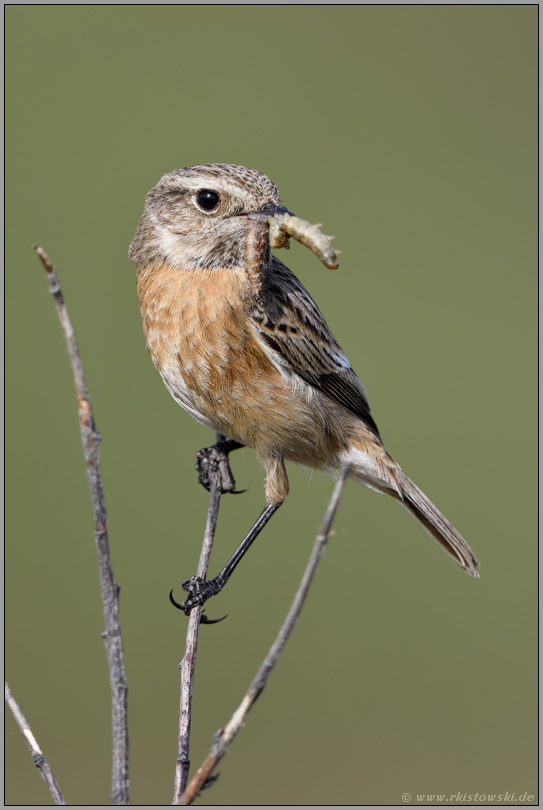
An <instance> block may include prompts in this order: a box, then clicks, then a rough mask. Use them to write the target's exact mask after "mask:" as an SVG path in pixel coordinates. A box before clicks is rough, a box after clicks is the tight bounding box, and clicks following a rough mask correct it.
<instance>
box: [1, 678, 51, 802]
mask: <svg viewBox="0 0 543 810" xmlns="http://www.w3.org/2000/svg"><path fill="white" fill-rule="evenodd" d="M4 693H5V697H6V702H7V704H8V706H9V708H10V709H11V711H12V712H13V716H14V718H15V720H16V721H17V725H18V726H19V728H20V729H21V731H22V732H23V734H24V735H25V737H26V741H27V743H28V746H29V748H30V752H31V754H32V759H33V760H34V765H35V766H36V768H37V769H38V770H39V772H40V773H41V775H42V777H43V780H44V782H45V784H46V785H47V787H48V788H49V790H50V791H51V796H52V797H53V801H54V803H55V804H66V799H65V798H64V796H63V795H62V792H61V790H60V788H59V786H58V784H57V780H56V779H55V777H54V776H53V771H52V770H51V768H50V767H49V763H48V762H47V760H46V759H45V757H44V755H43V752H42V750H41V748H40V746H39V745H38V743H37V740H36V738H35V737H34V735H33V734H32V729H31V728H30V726H29V725H28V722H27V720H26V718H25V716H24V714H23V713H22V711H21V710H20V708H19V706H18V705H17V702H16V700H15V698H14V697H13V695H12V694H11V689H10V688H9V686H8V685H7V683H6V682H5V681H4Z"/></svg>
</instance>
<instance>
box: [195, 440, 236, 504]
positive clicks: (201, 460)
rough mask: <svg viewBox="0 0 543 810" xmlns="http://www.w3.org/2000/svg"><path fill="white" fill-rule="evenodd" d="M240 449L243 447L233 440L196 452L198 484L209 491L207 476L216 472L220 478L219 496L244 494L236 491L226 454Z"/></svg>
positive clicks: (209, 483)
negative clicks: (228, 493) (227, 493)
mask: <svg viewBox="0 0 543 810" xmlns="http://www.w3.org/2000/svg"><path fill="white" fill-rule="evenodd" d="M240 447H243V445H242V444H240V443H239V442H236V441H234V439H223V440H222V441H219V442H217V443H216V444H213V445H212V446H211V447H204V449H203V450H198V452H197V453H196V465H195V466H196V469H197V470H198V483H199V484H201V485H202V486H203V487H205V488H206V489H207V490H208V491H209V488H210V486H211V481H210V477H209V474H210V472H211V471H215V470H218V471H219V474H220V478H221V494H224V493H225V492H231V493H232V494H233V495H239V494H240V493H241V492H245V490H244V489H242V490H237V489H236V482H235V481H234V476H233V475H232V470H231V469H230V464H229V463H228V454H229V453H231V452H232V450H238V449H239V448H240Z"/></svg>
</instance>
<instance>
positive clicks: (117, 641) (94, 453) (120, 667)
mask: <svg viewBox="0 0 543 810" xmlns="http://www.w3.org/2000/svg"><path fill="white" fill-rule="evenodd" d="M34 249H35V251H36V253H37V254H38V256H39V257H40V259H41V261H42V264H43V266H44V267H45V272H46V273H47V278H48V279H49V292H50V293H51V295H52V296H53V298H54V299H55V304H56V308H57V314H58V317H59V319H60V323H61V326H62V331H63V332H64V337H65V339H66V345H67V347H68V354H69V356H70V362H71V364H72V370H73V373H74V378H75V389H76V393H77V402H78V406H79V427H80V430H81V439H82V441H83V450H84V453H85V461H86V462H87V478H88V480H89V487H90V491H91V498H92V506H93V511H94V539H95V542H96V550H97V552H98V563H99V568H100V584H101V588H102V605H103V610H104V623H105V632H104V633H102V638H103V639H104V642H105V646H106V652H107V658H108V664H109V678H110V684H111V710H112V726H113V729H112V730H113V778H112V788H111V801H112V803H113V804H122V805H126V804H129V794H128V724H127V690H128V686H127V683H126V677H125V672H124V662H123V647H122V639H121V626H120V623H119V591H120V586H119V585H118V584H117V583H116V582H115V578H114V576H113V570H112V567H111V557H110V553H109V542H108V531H107V514H106V505H105V500H104V490H103V486H102V475H101V472H100V454H99V446H100V439H101V438H102V437H101V435H100V433H98V431H97V430H96V425H95V422H94V416H93V413H92V408H91V404H90V397H89V392H88V389H87V383H86V380H85V373H84V370H83V363H82V362H81V356H80V354H79V349H78V346H77V341H76V339H75V335H74V331H73V328H72V324H71V322H70V318H69V316H68V310H67V309H66V305H65V303H64V296H63V295H62V290H61V289H60V283H59V280H58V276H57V273H56V270H55V268H54V267H53V265H52V264H51V262H50V260H49V258H48V256H47V254H46V253H45V251H44V250H43V249H42V248H41V247H40V246H39V245H35V246H34Z"/></svg>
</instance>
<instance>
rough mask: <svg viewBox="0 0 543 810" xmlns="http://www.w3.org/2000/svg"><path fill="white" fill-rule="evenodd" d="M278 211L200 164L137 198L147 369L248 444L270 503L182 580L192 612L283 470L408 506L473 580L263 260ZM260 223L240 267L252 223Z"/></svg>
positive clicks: (300, 292) (342, 361) (272, 189)
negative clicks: (315, 473)
mask: <svg viewBox="0 0 543 810" xmlns="http://www.w3.org/2000/svg"><path fill="white" fill-rule="evenodd" d="M277 213H282V214H284V213H287V214H291V213H292V212H290V211H289V209H287V208H285V207H284V206H282V205H281V204H280V198H279V192H278V190H277V187H276V186H275V184H274V183H273V182H272V181H271V180H270V178H269V177H267V176H266V175H264V174H262V173H261V172H258V171H256V170H253V169H249V168H246V167H245V166H240V165H235V164H224V163H208V164H200V165H196V166H188V167H185V168H183V169H178V170H175V171H172V172H169V173H167V174H165V175H164V176H163V177H162V178H161V179H160V180H159V182H158V183H157V185H156V186H155V187H154V188H153V189H151V191H149V192H148V194H147V195H146V197H145V205H144V209H143V213H142V215H141V218H140V220H139V223H138V226H137V229H136V232H135V234H134V237H133V239H132V242H131V244H130V247H129V254H128V255H129V258H130V260H131V261H134V262H136V265H137V269H136V275H137V289H138V297H139V305H140V311H141V316H142V323H143V331H144V335H145V339H146V344H147V348H148V351H149V353H150V355H151V358H152V361H153V363H154V365H155V366H156V368H157V370H158V372H159V373H160V375H161V377H162V379H163V381H164V383H165V385H166V388H167V389H168V391H169V392H170V394H171V395H172V396H173V398H174V399H175V400H176V402H177V403H179V405H181V407H182V408H184V409H185V410H186V411H187V412H188V413H189V414H190V415H191V416H193V417H194V418H195V419H196V420H197V421H198V422H200V423H201V424H203V425H205V426H207V427H210V428H212V429H213V430H215V431H216V432H217V433H219V434H222V435H223V436H225V437H228V438H227V441H226V442H225V443H223V448H226V451H227V452H228V451H230V450H232V449H235V448H237V447H242V446H244V447H249V448H252V449H253V450H254V451H255V452H256V455H257V457H258V458H259V460H260V462H261V463H262V465H263V467H264V470H265V473H266V484H265V498H266V502H265V507H264V509H263V511H262V513H261V514H260V516H259V517H258V519H257V520H256V522H255V523H254V525H253V526H252V527H251V529H250V531H249V532H248V534H247V536H246V537H245V538H244V539H243V541H242V543H241V544H240V546H239V548H238V549H237V551H236V552H235V554H234V555H233V557H232V558H231V559H230V560H229V561H228V563H227V564H226V565H225V566H224V568H223V569H222V570H221V572H220V573H219V574H218V575H217V576H216V577H214V578H213V579H210V580H204V579H202V578H200V577H197V576H193V577H191V578H190V579H189V580H187V581H185V582H184V583H183V584H182V587H183V588H184V589H185V591H188V593H189V597H188V598H187V599H186V600H185V602H184V603H183V605H182V607H183V609H184V611H185V613H186V614H187V615H188V614H189V613H190V611H191V610H192V609H193V608H194V607H196V606H201V605H203V604H204V602H205V601H206V600H207V599H208V598H209V597H211V596H214V595H215V594H217V593H219V592H220V591H221V590H222V588H223V587H224V586H225V585H226V582H227V581H228V580H229V578H230V576H231V574H232V572H233V570H234V568H235V567H236V566H237V565H238V563H239V562H240V560H241V558H242V557H243V556H244V554H245V553H246V551H247V550H248V548H249V547H250V546H251V544H252V543H253V541H254V539H255V538H256V537H257V535H258V534H259V533H260V532H261V531H262V529H263V528H264V526H265V525H266V523H267V522H268V521H269V519H270V518H271V516H272V515H273V514H274V513H275V512H276V511H277V509H278V508H279V507H280V506H281V504H282V503H283V502H284V500H285V498H286V497H287V494H288V491H289V482H288V476H287V471H286V467H285V462H287V461H289V462H294V463H295V464H298V465H301V466H303V467H306V468H313V469H317V470H322V471H324V472H326V473H329V474H332V475H334V474H335V473H336V472H337V470H338V469H340V468H341V466H342V465H343V464H345V463H348V464H350V472H349V477H350V478H352V479H354V480H355V481H356V482H358V483H360V484H363V485H365V486H366V487H369V488H370V489H372V490H375V491H377V492H379V493H385V494H387V495H390V496H391V497H392V498H394V499H395V500H396V501H398V502H399V503H400V504H401V505H402V506H404V507H405V508H406V509H407V510H408V511H409V512H410V513H411V514H412V515H413V516H414V517H415V518H417V520H418V521H419V522H420V523H421V524H422V526H423V527H424V529H426V530H427V532H428V533H429V534H430V535H431V536H432V537H433V539H434V540H436V541H437V543H439V544H440V545H441V547H442V548H443V549H444V550H445V551H446V552H447V553H448V554H449V555H450V556H451V557H452V558H453V559H454V560H455V561H456V562H457V563H458V564H459V565H460V566H461V567H462V568H463V569H464V570H465V571H467V572H468V573H469V574H471V575H472V576H474V577H478V576H479V574H478V570H477V569H478V565H479V563H478V561H477V559H476V557H475V555H474V553H473V551H472V550H471V548H470V547H469V546H468V544H467V543H466V541H465V540H464V539H463V537H462V536H461V535H460V534H459V532H458V531H457V530H456V529H455V528H454V526H453V525H452V523H450V522H449V521H448V520H447V519H446V518H445V517H444V515H443V514H442V513H441V512H440V511H439V510H438V509H437V508H436V507H435V506H434V504H433V503H432V502H431V501H430V499H429V498H428V497H427V496H426V495H425V494H424V493H423V492H422V491H421V490H420V489H419V488H418V487H417V486H416V484H415V483H414V482H413V481H412V480H411V479H410V478H409V477H408V476H407V475H406V474H405V473H404V471H403V470H402V468H401V467H400V465H399V464H397V463H396V461H394V460H393V458H392V457H391V456H390V455H389V453H388V452H387V451H386V449H385V447H384V445H383V442H382V440H381V437H380V433H379V430H378V428H377V425H376V423H375V421H374V418H373V415H372V413H371V411H370V406H369V402H368V397H367V394H366V391H365V389H364V386H363V385H362V383H361V381H360V380H359V378H358V377H357V375H356V373H355V371H354V370H353V368H352V367H351V364H350V362H349V360H348V359H347V357H346V355H345V353H344V352H343V350H342V348H341V347H340V345H339V344H338V342H337V341H336V339H335V338H334V336H333V334H332V332H331V330H330V328H329V326H328V324H327V323H326V320H325V318H324V316H323V315H322V313H321V311H320V310H319V308H318V307H317V305H316V303H315V302H314V301H313V299H312V297H311V295H310V294H309V292H308V291H307V290H306V288H305V287H304V286H303V284H302V283H301V282H300V281H299V279H298V278H297V277H296V276H295V275H294V273H292V272H291V270H289V268H288V267H287V266H286V265H285V264H283V263H282V262H281V261H280V260H279V259H278V258H277V257H276V256H275V255H274V254H273V253H272V252H271V249H270V246H269V241H268V240H267V239H266V238H265V234H266V223H267V222H268V220H269V218H270V217H273V216H274V214H277ZM255 219H256V220H257V222H258V221H260V222H261V223H262V225H263V227H262V228H261V233H262V234H264V239H263V241H262V246H261V247H262V261H261V262H260V264H259V265H258V266H257V267H256V269H255V267H254V266H252V265H251V266H249V262H248V261H247V253H246V241H247V233H248V224H249V222H250V221H252V223H253V226H254V221H255Z"/></svg>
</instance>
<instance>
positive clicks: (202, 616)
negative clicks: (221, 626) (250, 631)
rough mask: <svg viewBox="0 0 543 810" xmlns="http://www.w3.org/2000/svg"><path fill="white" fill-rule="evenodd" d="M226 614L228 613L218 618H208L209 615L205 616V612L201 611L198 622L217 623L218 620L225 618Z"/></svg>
mask: <svg viewBox="0 0 543 810" xmlns="http://www.w3.org/2000/svg"><path fill="white" fill-rule="evenodd" d="M226 616H228V613H227V614H226V615H225V616H222V617H221V618H220V619H210V618H209V616H206V614H205V613H202V615H201V616H200V624H218V623H219V622H222V621H223V620H224V619H226Z"/></svg>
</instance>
